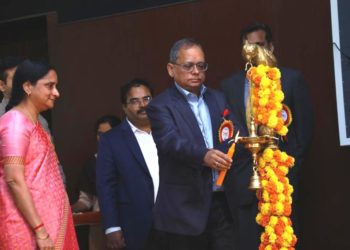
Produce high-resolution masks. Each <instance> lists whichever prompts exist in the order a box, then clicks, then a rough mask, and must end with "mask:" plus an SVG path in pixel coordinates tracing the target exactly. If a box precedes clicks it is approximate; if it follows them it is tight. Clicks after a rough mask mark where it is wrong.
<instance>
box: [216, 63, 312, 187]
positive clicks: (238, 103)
mask: <svg viewBox="0 0 350 250" xmlns="http://www.w3.org/2000/svg"><path fill="white" fill-rule="evenodd" d="M280 70H281V75H282V77H281V82H282V90H283V92H284V101H283V103H284V104H286V105H287V106H288V107H289V108H290V109H291V111H292V117H293V121H292V123H291V125H290V126H289V127H288V130H289V132H288V135H287V141H282V140H280V143H279V147H280V149H281V150H283V151H286V152H287V153H288V154H290V155H292V156H293V157H295V160H296V161H295V166H294V167H293V168H292V169H291V171H290V173H289V175H288V176H289V178H290V180H291V183H292V184H293V185H296V184H297V179H298V178H297V175H298V174H299V168H300V165H301V164H302V162H303V160H304V158H305V155H306V152H307V149H308V147H309V145H310V143H311V139H312V134H313V109H312V107H311V102H310V99H309V94H308V90H307V88H306V85H305V83H304V79H303V76H302V74H301V73H300V72H299V71H296V70H292V69H288V68H283V67H281V68H280ZM244 82H245V72H244V71H241V72H239V73H238V74H234V75H232V76H230V77H229V78H227V79H226V80H224V81H223V82H222V89H223V91H224V93H225V94H226V97H227V99H228V102H229V104H230V107H231V109H232V110H233V112H234V113H235V115H236V117H237V119H238V120H239V121H240V122H241V124H242V126H243V127H244V129H245V133H247V132H248V129H247V126H246V122H245V121H246V118H245V112H246V111H245V105H244V101H245V100H244V84H245V83H244ZM244 178H246V177H244Z"/></svg>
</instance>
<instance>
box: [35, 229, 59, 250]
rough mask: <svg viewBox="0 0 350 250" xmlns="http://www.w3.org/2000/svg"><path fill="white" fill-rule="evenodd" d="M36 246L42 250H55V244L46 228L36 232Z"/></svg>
mask: <svg viewBox="0 0 350 250" xmlns="http://www.w3.org/2000/svg"><path fill="white" fill-rule="evenodd" d="M35 239H36V244H37V245H38V247H39V249H40V250H54V249H55V244H54V243H53V241H52V239H51V238H50V235H49V234H48V233H47V232H46V230H45V228H41V229H40V230H38V231H37V232H35Z"/></svg>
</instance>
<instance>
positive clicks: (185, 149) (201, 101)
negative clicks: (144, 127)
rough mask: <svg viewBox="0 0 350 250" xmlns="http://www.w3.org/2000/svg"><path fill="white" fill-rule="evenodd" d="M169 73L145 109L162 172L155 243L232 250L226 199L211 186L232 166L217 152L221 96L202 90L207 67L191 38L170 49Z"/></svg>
mask: <svg viewBox="0 0 350 250" xmlns="http://www.w3.org/2000/svg"><path fill="white" fill-rule="evenodd" d="M167 69H168V73H169V75H170V77H172V78H173V79H174V84H173V86H171V87H170V88H169V89H167V90H166V91H164V92H163V93H162V94H160V95H159V96H158V97H157V98H155V99H154V100H153V101H152V102H151V103H150V105H149V106H148V108H147V113H148V116H149V118H150V120H151V126H152V133H153V138H154V140H155V142H156V145H157V148H158V156H159V168H160V185H159V192H158V196H157V201H156V204H155V207H154V211H153V216H154V230H153V231H152V235H153V237H154V241H156V242H157V243H158V246H157V247H158V248H157V249H166V250H179V249H181V250H193V249H201V250H209V249H210V250H214V249H215V250H229V249H234V235H233V220H232V218H231V215H230V212H229V208H228V204H227V200H226V195H225V192H224V190H223V188H222V187H218V186H216V185H215V181H216V179H217V174H218V171H221V170H227V169H229V168H230V166H231V163H232V160H231V159H230V158H229V157H227V156H226V154H224V153H222V152H221V151H220V150H217V149H215V147H217V146H218V144H219V142H218V136H217V133H218V130H219V126H220V124H221V122H222V117H221V114H222V112H223V111H224V109H225V108H226V102H225V97H224V95H223V94H222V93H220V92H218V91H216V90H213V89H210V88H207V87H206V86H205V85H204V81H205V72H206V71H207V69H208V64H207V62H206V61H205V56H204V52H203V49H202V46H201V45H200V44H199V43H198V42H196V41H195V40H193V39H187V38H185V39H182V40H179V41H177V42H176V43H175V44H174V45H173V47H172V48H171V51H170V59H169V63H168V65H167Z"/></svg>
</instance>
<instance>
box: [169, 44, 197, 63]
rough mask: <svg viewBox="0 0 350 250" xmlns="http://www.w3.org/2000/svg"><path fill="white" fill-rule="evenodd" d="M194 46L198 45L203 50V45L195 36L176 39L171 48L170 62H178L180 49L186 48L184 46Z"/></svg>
mask: <svg viewBox="0 0 350 250" xmlns="http://www.w3.org/2000/svg"><path fill="white" fill-rule="evenodd" d="M193 46H197V47H199V48H201V49H202V50H203V47H202V45H201V44H200V43H199V42H198V41H197V40H195V39H194V38H183V39H181V40H178V41H176V42H175V43H174V44H173V46H172V47H171V49H170V54H169V62H170V63H175V62H176V60H177V58H178V56H179V51H180V50H181V49H182V48H184V47H185V48H191V47H193Z"/></svg>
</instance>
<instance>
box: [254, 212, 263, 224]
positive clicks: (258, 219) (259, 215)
mask: <svg viewBox="0 0 350 250" xmlns="http://www.w3.org/2000/svg"><path fill="white" fill-rule="evenodd" d="M261 217H262V215H261V213H258V214H257V215H256V217H255V221H256V222H257V223H258V224H259V222H260V221H261Z"/></svg>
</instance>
